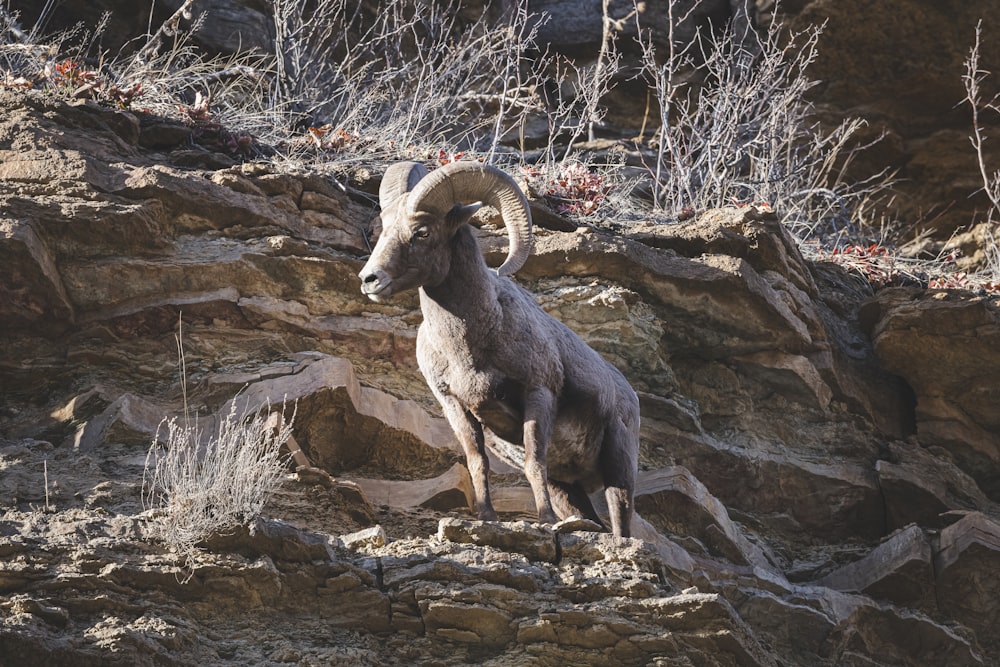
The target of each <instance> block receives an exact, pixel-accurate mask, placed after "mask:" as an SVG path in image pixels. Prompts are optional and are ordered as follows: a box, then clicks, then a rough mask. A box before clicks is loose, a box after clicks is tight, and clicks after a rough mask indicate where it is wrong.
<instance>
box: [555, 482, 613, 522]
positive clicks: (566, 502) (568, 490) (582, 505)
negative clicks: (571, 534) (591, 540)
mask: <svg viewBox="0 0 1000 667" xmlns="http://www.w3.org/2000/svg"><path fill="white" fill-rule="evenodd" d="M549 497H550V498H551V499H552V508H553V509H554V510H555V511H556V516H558V517H559V518H560V519H568V518H569V517H571V516H580V517H583V518H584V519H590V520H591V521H593V522H594V523H596V524H597V525H598V526H600V527H601V528H604V529H605V530H607V526H605V525H604V522H603V521H601V517H600V516H598V514H597V510H595V509H594V505H593V503H591V502H590V496H588V495H587V492H586V491H584V490H583V487H582V486H581V485H580V483H579V482H573V483H572V484H571V483H569V482H560V481H559V480H557V479H549Z"/></svg>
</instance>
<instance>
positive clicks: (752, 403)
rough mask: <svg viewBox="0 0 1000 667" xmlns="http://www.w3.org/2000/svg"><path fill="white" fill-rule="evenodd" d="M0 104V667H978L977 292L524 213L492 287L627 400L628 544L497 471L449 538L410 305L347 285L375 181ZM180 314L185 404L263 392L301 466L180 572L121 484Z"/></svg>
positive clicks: (985, 461)
mask: <svg viewBox="0 0 1000 667" xmlns="http://www.w3.org/2000/svg"><path fill="white" fill-rule="evenodd" d="M0 109H2V113H0V202H2V209H0V210H2V216H0V231H2V234H0V337H2V345H0V374H2V375H0V380H2V383H0V391H2V402H0V406H2V407H0V410H2V413H0V470H2V471H3V474H2V476H0V610H2V614H0V664H11V665H15V664H16V665H32V664H38V665H42V664H65V665H97V664H101V665H107V664H123V665H124V664H129V665H133V664H176V665H189V664H196V663H201V664H272V663H300V664H352V665H378V664H385V665H392V664H442V665H461V664H492V665H504V664H538V665H547V664H581V665H621V664H627V665H644V664H663V665H666V664H739V665H777V664H809V665H871V664H877V665H882V664H885V665H890V664H891V665H927V664H935V665H975V664H983V665H985V664H993V663H995V662H997V661H998V660H1000V645H998V644H997V640H996V635H995V628H996V624H997V622H998V620H1000V619H998V614H1000V606H998V604H997V602H996V600H997V597H998V595H997V593H998V592H1000V590H998V589H1000V577H997V575H996V572H997V566H998V564H1000V524H998V523H997V520H998V517H1000V513H998V506H997V501H998V500H1000V476H998V472H997V471H998V470H1000V467H998V456H1000V454H998V445H1000V442H998V436H997V433H998V431H1000V424H998V422H997V416H996V414H997V413H996V410H995V406H996V402H997V391H998V389H997V386H998V385H997V382H996V380H995V378H996V377H997V371H998V370H1000V368H998V366H1000V357H998V356H997V353H996V349H997V346H996V345H995V342H996V338H997V331H1000V329H998V310H997V304H996V303H995V300H994V301H989V300H986V299H984V298H980V297H974V296H971V295H967V294H962V293H957V292H956V293H945V292H927V291H916V290H909V289H888V290H883V291H882V292H880V293H878V294H877V295H872V294H871V292H870V290H869V289H868V288H867V287H866V286H864V285H861V284H859V283H858V282H857V280H856V279H854V278H852V277H850V276H847V275H845V274H843V273H842V272H841V271H840V270H839V269H838V268H837V267H834V266H825V265H810V264H808V263H806V262H805V261H804V260H803V259H802V257H801V256H800V254H799V253H798V251H797V249H796V248H795V247H794V245H793V244H792V242H791V240H790V238H789V237H788V236H787V234H786V233H784V231H783V230H782V229H781V227H780V226H779V225H778V224H777V222H776V221H775V220H774V219H773V215H772V214H771V213H769V212H768V211H767V210H758V209H755V208H751V207H748V208H733V209H725V210H716V211H709V212H706V213H704V214H703V215H701V216H700V217H698V218H696V219H694V220H690V221H687V222H683V223H674V224H661V225H656V224H652V223H634V224H631V225H626V226H624V227H622V228H620V229H616V231H615V232H613V233H612V232H609V231H605V230H602V229H601V228H600V223H599V221H595V222H596V223H597V224H596V226H595V227H593V228H590V227H581V228H580V229H577V230H576V231H571V232H552V231H547V230H538V234H537V236H536V244H535V251H534V254H533V255H532V257H531V258H530V259H529V260H528V263H527V264H526V265H525V267H524V269H523V270H522V271H521V272H519V274H518V276H517V280H518V281H519V282H521V283H522V284H523V285H525V286H526V287H527V288H528V289H530V290H531V291H532V292H533V293H534V294H536V296H537V298H538V300H539V302H540V303H541V304H542V306H543V307H544V308H545V309H547V310H548V311H549V312H551V313H552V314H553V315H555V316H556V317H558V318H559V319H560V320H562V321H564V322H565V323H566V324H568V325H569V326H570V327H571V328H573V329H575V330H576V331H578V332H579V333H580V334H581V336H583V337H584V338H585V339H586V340H587V341H588V342H589V343H590V344H591V345H592V346H593V347H594V348H595V349H597V350H598V351H600V352H601V353H602V354H604V355H605V356H606V357H607V358H608V359H609V360H610V361H612V362H613V363H614V364H616V365H617V366H618V367H619V368H620V369H621V370H622V371H623V372H624V373H625V375H626V376H627V377H628V379H629V380H630V381H631V382H632V384H633V386H634V387H635V388H636V390H637V391H638V392H639V395H640V398H641V403H642V419H643V426H642V449H641V454H640V466H641V471H640V479H639V488H638V492H637V499H636V505H637V510H638V514H639V518H637V520H636V524H635V530H634V533H635V534H636V535H637V537H636V538H634V539H627V540H623V539H615V538H613V537H611V536H609V535H606V534H600V533H592V532H587V531H586V526H583V525H581V524H579V523H574V522H569V523H567V524H565V525H559V526H556V527H550V526H541V525H537V524H532V523H531V521H532V520H533V513H534V509H533V502H532V501H531V496H530V491H529V490H528V488H527V486H526V484H525V482H524V480H523V477H522V476H521V475H520V473H519V472H517V471H514V470H511V469H509V468H505V467H503V466H502V465H500V464H496V465H495V466H494V469H493V478H492V484H493V489H494V500H495V504H496V506H497V509H498V511H499V512H500V514H501V518H502V519H503V520H504V521H503V522H500V523H496V524H482V523H479V522H475V521H471V514H470V512H469V510H468V504H469V496H470V491H469V482H468V474H467V472H466V471H465V469H464V466H463V465H462V464H463V461H462V458H461V456H460V453H459V448H458V446H457V444H456V443H455V442H454V439H453V437H452V435H451V433H450V431H449V430H448V427H447V425H446V424H445V423H444V421H443V420H442V419H441V418H440V415H439V412H438V410H437V407H436V405H435V404H434V402H433V399H432V397H431V395H430V392H429V390H428V389H427V388H426V386H425V385H424V382H423V379H422V378H421V377H420V375H419V372H418V371H417V369H416V363H415V358H414V344H415V331H416V327H417V326H418V324H419V322H420V313H419V310H418V309H417V307H416V306H417V303H416V297H415V295H406V296H401V298H399V299H398V300H396V301H394V302H393V303H391V304H372V303H370V302H368V301H367V300H366V299H364V298H363V297H362V295H361V293H360V291H359V284H358V280H357V278H356V274H357V271H358V270H359V269H360V268H361V265H362V263H363V258H364V257H365V255H366V254H367V253H368V248H369V244H370V243H371V242H372V239H371V229H372V223H373V221H374V219H375V218H376V215H377V209H376V206H375V204H374V200H373V198H372V197H371V195H370V194H367V193H369V192H371V191H372V190H373V188H374V185H375V184H374V183H367V184H361V183H352V182H349V181H348V180H347V179H344V178H339V177H338V176H336V175H335V174H333V173H323V172H320V171H303V172H298V173H291V172H288V173H284V172H279V171H276V170H274V169H271V168H268V167H265V166H260V165H250V164H248V165H242V166H233V167H227V168H221V169H217V168H216V169H212V168H209V169H206V168H197V167H190V166H181V165H191V164H216V163H219V161H220V160H221V158H219V157H218V156H214V157H213V156H212V155H211V154H199V155H193V154H192V153H193V152H194V153H198V149H197V148H192V146H191V145H190V143H189V142H187V141H184V140H183V138H184V132H183V128H177V127H173V128H170V127H165V126H164V125H163V123H162V122H160V121H157V120H155V119H150V118H145V117H140V116H135V115H132V114H129V113H119V112H113V111H110V110H107V109H102V108H98V107H94V106H90V105H88V104H80V105H76V106H71V105H67V104H66V103H64V102H60V101H57V100H54V99H51V98H47V97H45V96H43V95H36V94H27V95H25V94H17V95H14V94H10V93H5V94H0ZM165 137H177V138H176V139H174V140H173V141H174V143H173V144H171V143H170V141H168V140H166V139H165ZM194 158H198V159H194ZM480 237H481V242H482V246H483V248H484V252H485V253H486V256H487V260H488V262H490V263H491V265H494V266H495V265H497V264H498V263H499V261H500V260H501V259H502V257H503V255H504V253H505V240H504V234H503V231H502V230H500V229H497V228H496V227H495V226H494V225H492V224H491V223H490V222H489V221H487V222H486V224H485V225H484V228H483V229H482V231H481V234H480ZM179 320H181V321H182V322H183V325H182V328H181V335H182V342H183V349H184V360H185V366H186V378H185V382H186V388H187V392H186V394H187V399H186V400H187V402H188V406H189V410H191V411H193V412H197V413H198V414H199V415H200V418H201V419H204V420H205V423H206V424H211V420H212V419H214V415H216V414H217V413H218V412H219V411H220V410H221V409H222V408H223V406H224V405H225V404H226V402H227V401H229V400H230V399H232V398H233V396H234V395H237V394H239V395H240V396H241V397H242V400H246V401H248V402H253V403H260V402H264V401H269V402H270V403H271V404H272V405H275V404H281V403H282V402H284V403H285V404H286V405H295V406H296V416H295V426H294V437H295V441H296V442H297V444H298V445H299V446H300V447H301V450H302V453H303V455H304V456H305V460H304V463H305V465H302V466H300V467H299V468H298V469H297V471H295V472H292V471H291V470H290V472H289V476H288V478H287V480H286V481H285V483H284V485H283V486H282V488H281V490H280V492H279V493H278V494H277V495H276V497H275V498H274V499H273V500H272V502H271V503H270V505H269V506H268V507H267V508H266V510H265V512H264V517H263V518H261V519H260V520H258V521H257V522H255V523H254V524H253V525H251V526H249V527H248V528H245V529H241V530H239V531H236V532H233V533H231V534H227V535H220V536H217V537H216V538H213V539H212V540H209V541H208V542H207V543H205V544H203V545H202V547H201V548H200V549H199V552H198V556H197V559H196V561H195V562H194V563H193V564H192V565H190V567H191V568H193V569H188V566H186V565H185V563H184V562H183V561H182V560H181V559H180V558H179V557H178V556H177V555H176V554H172V553H170V552H169V551H168V550H167V549H166V548H165V547H164V546H163V545H162V544H160V543H158V542H156V541H155V540H153V539H151V538H150V535H149V531H148V526H147V524H146V517H147V514H144V513H143V507H142V504H141V501H140V492H141V488H142V484H143V469H144V463H145V456H146V451H147V449H148V446H149V443H150V441H151V440H152V438H153V437H154V435H155V433H156V429H157V426H158V424H159V422H160V420H161V419H162V418H164V417H168V416H177V415H180V414H182V412H183V405H182V399H183V396H182V391H181V377H180V372H179V364H178V356H177V355H178V353H177V345H176V342H175V334H176V333H177V330H178V321H179ZM191 572H193V576H192V577H191V578H190V579H189V580H187V581H185V577H186V576H187V574H188V573H191Z"/></svg>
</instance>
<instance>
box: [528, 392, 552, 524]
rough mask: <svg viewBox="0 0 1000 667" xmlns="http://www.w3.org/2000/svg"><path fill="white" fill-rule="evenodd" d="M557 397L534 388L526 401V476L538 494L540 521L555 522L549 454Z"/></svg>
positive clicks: (536, 497)
mask: <svg viewBox="0 0 1000 667" xmlns="http://www.w3.org/2000/svg"><path fill="white" fill-rule="evenodd" d="M555 405H556V399H555V396H554V395H553V394H552V392H551V391H549V390H548V389H545V388H539V389H531V390H529V391H528V393H527V395H526V396H525V400H524V476H525V477H527V478H528V483H529V484H530V485H531V491H532V493H534V495H535V507H536V508H537V509H538V520H539V521H540V522H541V523H555V522H556V513H555V512H554V511H553V510H552V499H551V498H550V497H549V485H548V475H549V472H548V468H547V467H546V455H547V454H548V448H549V442H550V440H551V438H552V427H553V423H554V422H555Z"/></svg>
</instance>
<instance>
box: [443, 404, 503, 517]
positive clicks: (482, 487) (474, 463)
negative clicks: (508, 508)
mask: <svg viewBox="0 0 1000 667" xmlns="http://www.w3.org/2000/svg"><path fill="white" fill-rule="evenodd" d="M435 393H436V392H435ZM437 398H438V401H439V402H440V403H441V407H442V408H443V410H444V416H445V417H446V418H447V419H448V423H449V424H450V425H451V430H452V431H454V433H455V437H456V438H458V442H459V444H461V445H462V451H464V452H465V464H466V466H467V467H468V468H469V476H470V477H471V478H472V492H473V494H474V495H475V498H474V502H475V505H476V516H478V517H479V519H480V520H482V521H496V520H497V513H496V510H495V509H493V501H492V500H491V499H490V486H489V475H490V461H489V459H488V458H486V441H485V439H484V437H483V427H482V425H481V424H480V423H479V421H478V420H477V419H476V418H475V417H473V416H472V415H471V414H470V413H469V412H468V411H467V410H466V409H465V408H464V407H463V406H462V404H461V403H459V402H458V400H456V399H455V398H454V397H453V396H443V395H440V394H438V396H437Z"/></svg>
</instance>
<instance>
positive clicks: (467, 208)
mask: <svg viewBox="0 0 1000 667" xmlns="http://www.w3.org/2000/svg"><path fill="white" fill-rule="evenodd" d="M482 207H483V203H482V202H479V201H477V202H474V203H472V204H455V206H454V207H453V208H452V209H451V210H450V211H448V215H447V216H445V220H447V222H448V227H449V228H451V229H452V230H453V231H454V230H456V229H458V228H459V227H461V226H462V225H464V224H465V223H467V222H468V221H469V220H470V219H471V218H472V216H474V215H475V214H476V211H478V210H479V209H481V208H482Z"/></svg>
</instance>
